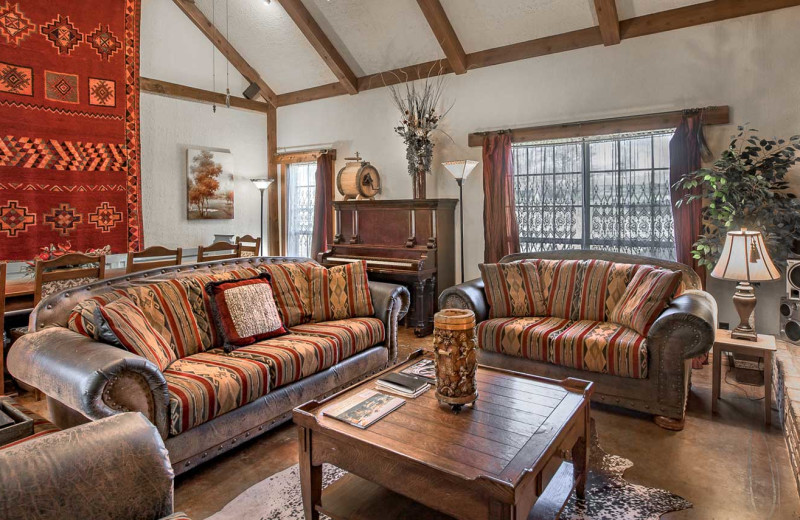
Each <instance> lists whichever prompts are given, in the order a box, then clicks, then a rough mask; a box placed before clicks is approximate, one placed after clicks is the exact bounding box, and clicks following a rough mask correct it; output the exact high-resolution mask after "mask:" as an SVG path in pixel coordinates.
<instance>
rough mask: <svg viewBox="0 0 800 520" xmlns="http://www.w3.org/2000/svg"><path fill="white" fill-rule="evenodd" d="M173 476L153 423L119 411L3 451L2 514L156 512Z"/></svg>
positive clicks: (166, 501)
mask: <svg viewBox="0 0 800 520" xmlns="http://www.w3.org/2000/svg"><path fill="white" fill-rule="evenodd" d="M173 476H174V474H173V471H172V465H171V464H170V461H169V455H168V453H167V450H166V448H165V447H164V443H163V442H162V441H161V436H160V434H159V433H158V431H157V430H156V429H155V428H154V427H153V425H152V424H150V423H149V422H148V421H147V420H146V419H145V418H144V417H143V416H142V415H141V414H139V413H124V414H119V415H116V416H114V417H108V418H105V419H102V420H100V421H97V422H91V423H87V424H83V425H81V426H77V427H75V428H70V429H68V430H64V431H61V432H57V433H53V434H51V435H47V436H44V437H39V438H36V439H31V440H29V441H26V442H22V443H20V444H17V445H16V446H13V447H10V448H7V449H4V450H0V496H2V497H3V500H0V518H38V519H61V518H118V519H123V520H127V519H130V520H135V519H158V518H161V517H163V516H166V515H169V514H171V513H172V507H173V504H172V500H173V499H172V497H173V487H172V481H173Z"/></svg>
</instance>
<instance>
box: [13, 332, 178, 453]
mask: <svg viewBox="0 0 800 520" xmlns="http://www.w3.org/2000/svg"><path fill="white" fill-rule="evenodd" d="M7 366H8V371H9V372H10V373H11V375H13V376H14V377H16V378H17V379H20V380H22V381H23V382H25V383H27V384H29V385H31V386H33V387H34V388H37V389H39V390H41V391H42V392H44V393H45V394H47V395H48V396H49V397H52V398H53V399H56V400H57V401H59V402H61V403H62V404H64V405H66V406H68V407H69V408H72V409H73V410H77V411H78V412H80V413H82V414H83V415H85V416H86V417H88V418H89V419H92V420H96V419H102V418H103V417H108V416H110V415H115V414H119V413H121V412H141V413H142V414H144V416H145V417H147V418H148V419H149V420H150V421H151V422H152V423H153V424H154V425H155V426H156V428H158V431H159V433H160V434H161V436H162V437H163V438H166V437H167V434H168V432H169V428H168V426H169V422H168V415H169V413H168V410H169V392H168V391H167V381H166V380H165V379H164V375H163V374H162V373H161V372H160V371H159V370H158V368H157V367H156V366H155V365H154V364H153V363H151V362H150V361H148V360H146V359H144V358H143V357H140V356H137V355H135V354H132V353H130V352H128V351H126V350H123V349H121V348H117V347H113V346H111V345H107V344H105V343H100V342H97V341H94V340H93V339H91V338H88V337H86V336H83V335H81V334H78V333H77V332H74V331H71V330H69V329H66V328H63V327H49V328H46V329H43V330H41V331H39V332H34V333H31V334H26V335H25V336H23V337H22V338H20V339H19V340H17V341H16V342H15V343H14V345H13V346H12V347H11V350H10V351H9V353H8V360H7Z"/></svg>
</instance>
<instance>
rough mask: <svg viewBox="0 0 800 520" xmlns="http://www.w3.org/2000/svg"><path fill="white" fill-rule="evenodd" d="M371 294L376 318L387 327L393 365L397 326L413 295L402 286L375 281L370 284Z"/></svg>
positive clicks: (387, 345) (395, 356)
mask: <svg viewBox="0 0 800 520" xmlns="http://www.w3.org/2000/svg"><path fill="white" fill-rule="evenodd" d="M369 292H370V294H371V295H372V306H373V307H374V308H375V317H376V318H378V319H379V320H381V321H382V322H383V325H384V326H385V327H386V348H387V350H388V351H389V362H390V363H393V362H394V361H395V360H396V359H397V325H398V322H399V321H400V320H401V319H403V318H404V317H405V315H406V313H407V312H408V306H409V302H410V301H411V295H410V293H409V292H408V289H406V288H405V287H403V286H402V285H396V284H393V283H384V282H373V281H370V282H369Z"/></svg>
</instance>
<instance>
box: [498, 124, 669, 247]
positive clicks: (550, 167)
mask: <svg viewBox="0 0 800 520" xmlns="http://www.w3.org/2000/svg"><path fill="white" fill-rule="evenodd" d="M672 133H673V132H672V131H658V132H645V133H637V134H619V135H610V136H603V137H598V138H591V139H590V138H583V139H574V140H560V141H547V142H537V143H525V144H518V145H514V147H513V154H514V158H513V159H514V191H515V199H516V214H517V222H518V223H519V233H520V249H521V250H522V251H523V252H533V251H552V250H558V249H581V248H582V249H602V250H608V251H620V252H624V253H631V254H637V255H645V256H652V257H656V258H662V259H666V260H674V259H675V238H674V236H673V228H672V208H671V203H670V186H669V140H670V138H671V137H672Z"/></svg>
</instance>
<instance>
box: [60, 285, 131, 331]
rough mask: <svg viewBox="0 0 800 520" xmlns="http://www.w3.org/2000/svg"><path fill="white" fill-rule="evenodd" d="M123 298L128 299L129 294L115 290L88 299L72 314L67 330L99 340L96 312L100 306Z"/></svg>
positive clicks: (75, 308)
mask: <svg viewBox="0 0 800 520" xmlns="http://www.w3.org/2000/svg"><path fill="white" fill-rule="evenodd" d="M123 296H126V297H127V293H126V292H125V291H123V290H122V289H114V290H113V291H108V292H104V293H103V294H98V295H97V296H93V297H91V298H87V299H85V300H83V301H81V302H80V303H78V304H77V305H76V306H75V307H74V308H73V309H72V312H70V315H69V318H68V320H67V328H68V329H69V330H71V331H73V332H77V333H78V334H83V335H84V336H87V337H90V338H93V339H99V338H98V336H97V327H96V325H95V321H94V311H95V309H97V307H98V306H100V305H104V304H106V303H110V302H113V301H114V300H117V299H119V298H122V297H123Z"/></svg>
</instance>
